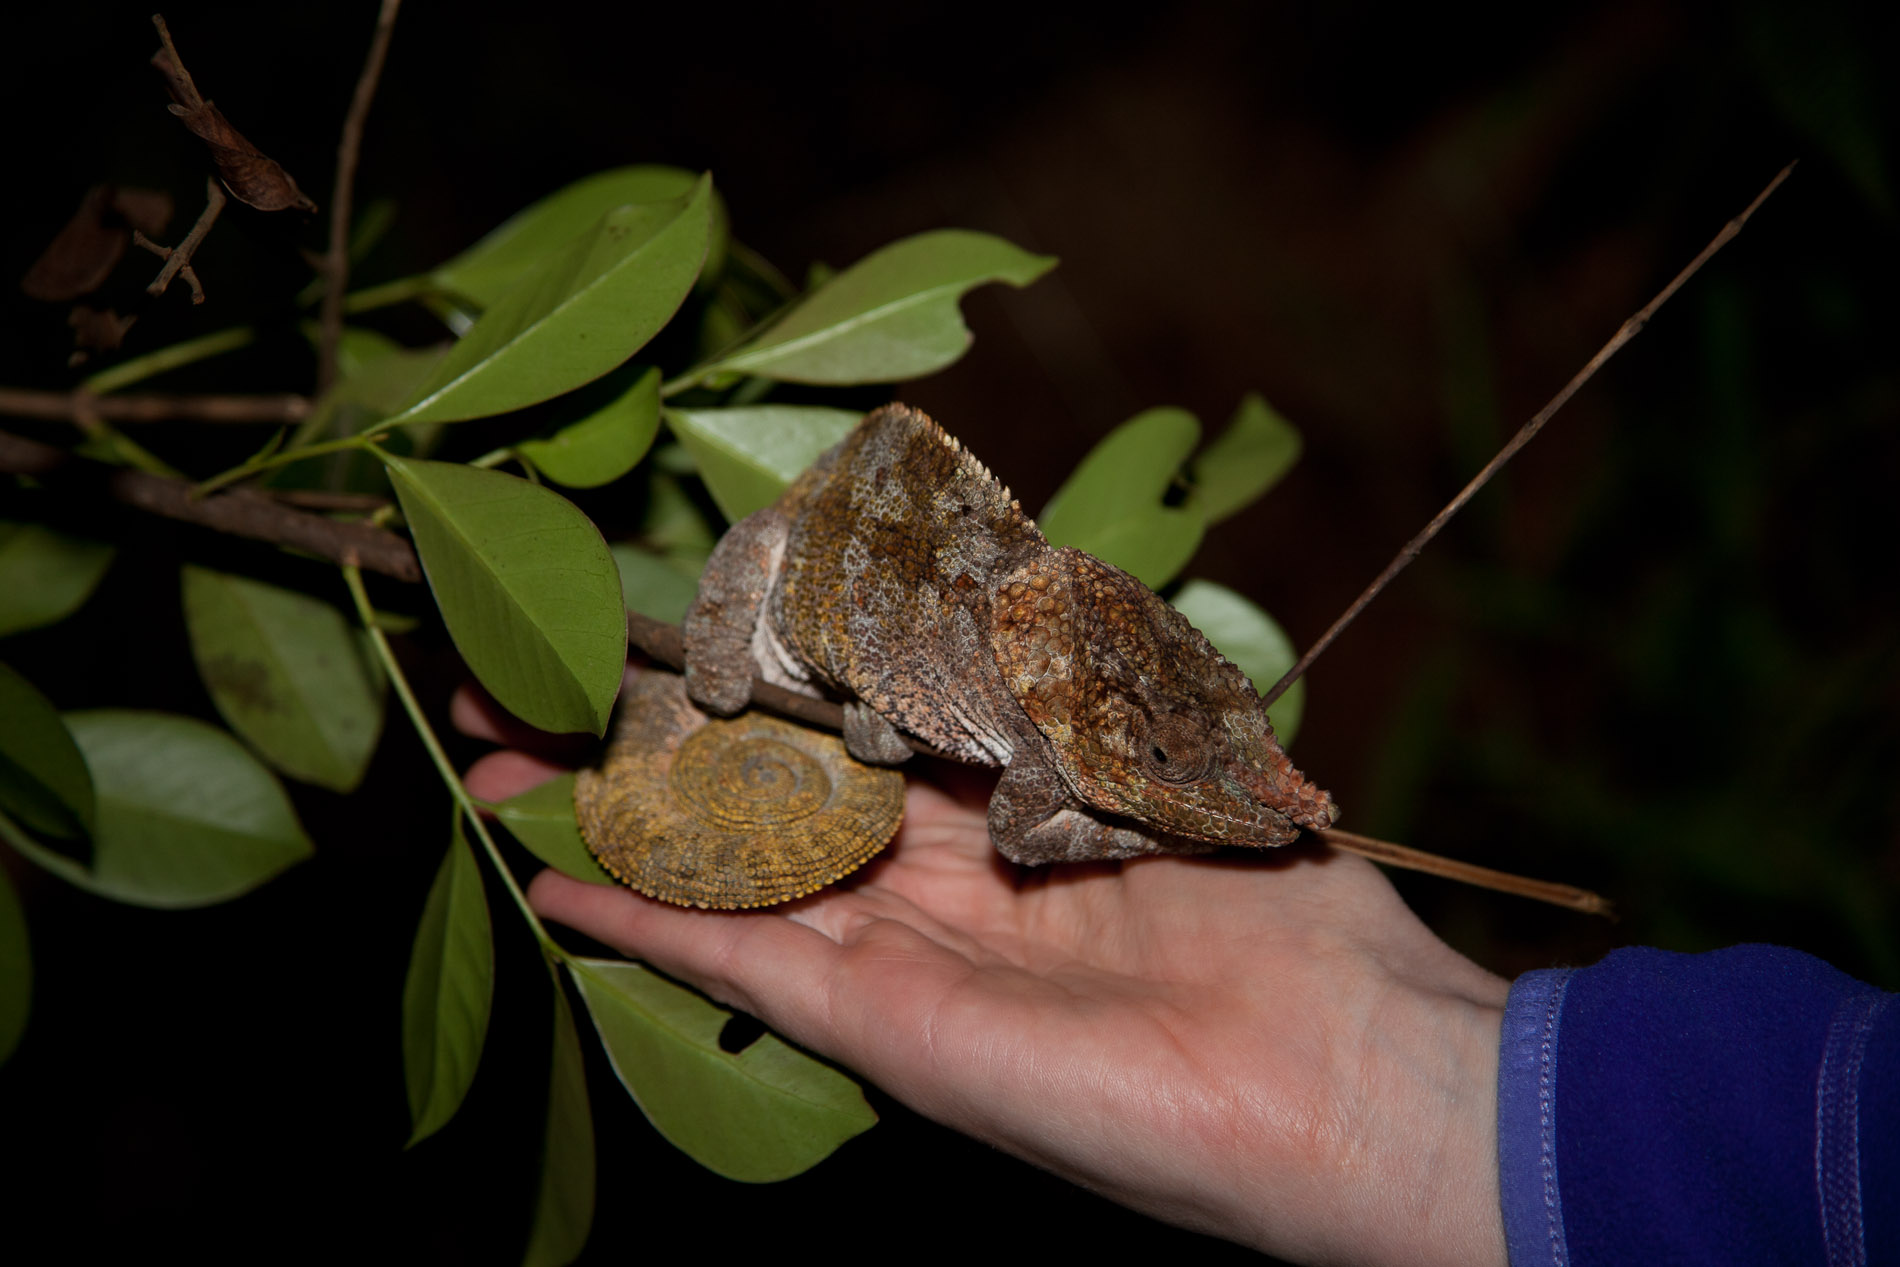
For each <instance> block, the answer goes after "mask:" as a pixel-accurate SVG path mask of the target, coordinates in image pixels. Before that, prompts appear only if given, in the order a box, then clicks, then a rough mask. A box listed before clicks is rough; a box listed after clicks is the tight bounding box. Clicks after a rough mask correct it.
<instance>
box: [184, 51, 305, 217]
mask: <svg viewBox="0 0 1900 1267" xmlns="http://www.w3.org/2000/svg"><path fill="white" fill-rule="evenodd" d="M159 31H160V34H161V36H163V37H164V38H165V42H166V44H167V45H168V46H169V45H170V43H171V40H170V36H169V34H167V33H166V32H165V30H164V28H163V26H160V28H159ZM152 65H153V66H154V67H156V68H157V70H158V73H159V74H161V75H163V76H164V77H165V88H166V90H167V91H168V92H170V93H171V95H172V101H173V102H174V104H173V105H170V106H168V107H166V108H167V109H169V110H170V111H171V112H172V113H173V114H175V115H177V116H178V117H179V119H180V120H182V121H183V123H184V125H185V126H186V127H187V128H190V129H191V132H192V135H194V136H196V137H197V138H198V139H199V140H201V141H203V142H204V143H205V146H206V148H208V149H209V150H210V151H211V161H212V162H213V163H215V164H217V167H218V175H219V176H221V177H223V179H224V186H225V188H226V189H229V190H230V191H231V195H232V197H234V198H236V199H237V200H238V201H239V202H243V203H248V204H249V205H251V206H253V207H256V208H257V209H258V210H259V211H283V210H285V209H286V208H289V207H296V208H298V209H299V210H301V211H305V212H312V213H314V212H315V211H316V209H317V204H316V203H315V202H313V201H311V200H310V198H309V196H308V195H306V194H305V193H304V191H303V190H301V189H299V188H297V182H296V181H295V180H293V179H291V176H290V173H289V172H287V171H285V170H284V169H283V166H282V165H281V164H279V163H278V162H276V161H275V160H274V159H272V158H270V157H269V156H267V155H266V154H265V153H264V152H263V151H262V150H260V149H258V148H257V147H256V146H255V145H252V144H251V143H250V142H249V141H247V140H245V139H244V135H243V133H241V132H239V131H238V130H237V129H236V128H234V127H232V126H231V121H230V120H229V119H227V118H225V117H224V113H223V111H221V110H219V109H218V107H217V106H216V105H214V104H212V103H211V102H210V101H208V100H206V99H205V98H204V97H202V96H200V95H199V92H198V85H197V84H196V83H195V82H194V81H193V80H192V78H191V75H190V73H189V72H188V71H186V70H185V69H184V65H183V63H181V62H180V61H178V60H177V54H176V53H175V52H174V51H171V50H170V49H169V48H161V49H160V50H158V52H156V53H154V54H152Z"/></svg>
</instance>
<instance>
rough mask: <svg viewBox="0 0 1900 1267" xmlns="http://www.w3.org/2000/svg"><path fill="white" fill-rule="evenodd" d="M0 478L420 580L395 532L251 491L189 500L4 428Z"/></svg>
mask: <svg viewBox="0 0 1900 1267" xmlns="http://www.w3.org/2000/svg"><path fill="white" fill-rule="evenodd" d="M0 473H8V474H14V475H31V476H33V477H34V478H36V479H38V480H40V481H41V482H42V483H46V484H49V485H54V486H59V487H62V488H64V487H72V488H76V489H78V490H81V491H92V492H96V493H98V494H100V495H103V496H105V497H108V498H110V499H112V500H113V501H117V502H122V503H124V504H125V505H128V506H132V507H136V508H137V509H139V510H143V511H147V512H149V513H151V514H155V515H163V516H164V517H165V518H167V519H176V520H179V521H181V522H184V523H194V524H200V525H202V526H204V527H207V528H212V529H215V530H217V531H219V532H223V533H228V534H230V535H231V536H234V537H244V538H247V539H249V540H252V541H268V542H272V543H274V544H276V545H283V546H290V547H292V548H293V549H298V550H303V551H305V552H307V553H310V554H314V555H317V556H318V557H320V558H325V559H329V560H331V561H333V562H336V563H348V564H353V565H355V566H357V567H360V568H363V569H365V570H366V571H371V572H377V573H380V574H382V575H384V576H392V577H395V578H396V579H397V580H399V581H420V580H421V579H422V568H421V565H420V564H418V563H417V561H416V552H415V549H414V548H413V547H412V546H410V544H409V543H408V542H407V541H404V540H403V539H402V538H401V537H399V536H397V535H396V534H395V533H393V532H390V531H388V530H387V529H385V528H378V527H376V526H375V525H373V524H366V523H359V522H353V521H349V520H340V519H330V518H327V517H325V516H323V515H315V514H311V513H310V512H308V511H303V510H297V509H294V508H292V507H290V506H285V505H282V504H280V503H279V502H277V501H275V500H273V499H272V498H270V497H266V496H264V495H263V494H261V493H257V492H253V491H251V490H249V489H234V490H231V491H229V492H223V493H214V494H212V495H211V496H208V497H194V496H193V495H192V485H191V482H190V481H189V480H182V479H174V478H172V477H170V476H165V475H154V474H152V473H150V472H147V471H133V470H127V469H124V468H120V467H111V466H107V465H105V464H103V463H99V462H91V461H87V460H85V459H83V458H79V457H76V456H75V455H73V454H71V453H68V452H67V451H66V450H64V449H58V448H55V447H53V446H52V445H50V444H41V443H39V442H38V441H37V440H29V439H26V438H25V437H24V436H16V435H12V434H10V433H8V432H5V431H0Z"/></svg>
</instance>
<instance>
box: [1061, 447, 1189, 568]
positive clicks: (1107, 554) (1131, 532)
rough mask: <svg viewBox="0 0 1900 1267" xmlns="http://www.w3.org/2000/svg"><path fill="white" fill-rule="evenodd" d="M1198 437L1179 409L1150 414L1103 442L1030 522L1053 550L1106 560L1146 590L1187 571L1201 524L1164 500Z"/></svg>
mask: <svg viewBox="0 0 1900 1267" xmlns="http://www.w3.org/2000/svg"><path fill="white" fill-rule="evenodd" d="M1200 438H1201V424H1200V423H1199V422H1197V421H1196V420H1195V418H1194V415H1193V414H1191V413H1189V412H1187V411H1186V410H1185V409H1150V410H1147V411H1146V412H1144V413H1140V414H1137V415H1135V416H1134V417H1133V418H1130V419H1129V420H1128V421H1127V422H1125V423H1123V424H1122V425H1121V426H1119V427H1117V428H1115V430H1113V431H1111V432H1109V433H1108V435H1107V436H1105V437H1103V439H1102V442H1101V443H1100V444H1098V445H1096V446H1095V447H1094V448H1093V449H1091V450H1089V452H1088V455H1087V456H1086V457H1084V458H1083V459H1082V461H1081V464H1080V465H1078V466H1077V467H1076V468H1075V470H1074V471H1073V472H1072V473H1071V474H1070V475H1069V478H1068V479H1066V480H1064V481H1063V483H1062V487H1061V488H1058V489H1057V490H1056V493H1055V496H1054V497H1051V498H1050V499H1049V504H1048V505H1047V506H1045V507H1043V511H1042V514H1040V515H1038V516H1037V517H1036V523H1037V525H1038V526H1039V527H1040V528H1041V529H1042V531H1043V535H1044V536H1046V537H1048V538H1049V544H1050V545H1054V546H1074V547H1075V548H1076V549H1078V550H1083V551H1086V552H1087V553H1089V554H1092V555H1094V556H1095V557H1096V558H1098V559H1102V560H1104V561H1105V562H1108V563H1112V564H1114V565H1115V566H1116V567H1118V568H1120V569H1122V570H1123V571H1124V572H1127V573H1129V574H1130V575H1132V576H1134V577H1135V578H1136V579H1137V580H1139V581H1141V582H1142V583H1143V584H1144V585H1146V586H1148V588H1149V589H1160V588H1161V587H1162V586H1163V585H1166V584H1167V583H1168V582H1169V581H1171V580H1173V579H1174V577H1175V575H1176V574H1177V573H1179V572H1180V570H1181V569H1182V568H1183V567H1185V566H1187V561H1188V560H1189V559H1190V558H1192V557H1193V555H1194V551H1195V550H1196V549H1198V548H1199V547H1200V544H1201V533H1202V532H1203V530H1204V529H1205V527H1206V523H1205V521H1204V520H1203V519H1202V518H1201V514H1200V512H1199V511H1198V510H1196V509H1194V508H1193V507H1191V506H1169V505H1166V504H1164V502H1163V500H1162V499H1163V497H1164V496H1165V495H1166V494H1167V492H1168V490H1169V489H1170V488H1171V487H1172V486H1173V484H1174V482H1175V479H1176V476H1177V475H1178V473H1179V472H1180V469H1181V463H1182V462H1183V461H1185V460H1186V458H1187V455H1188V454H1189V453H1192V452H1193V451H1194V446H1195V444H1196V443H1197V442H1199V440H1200Z"/></svg>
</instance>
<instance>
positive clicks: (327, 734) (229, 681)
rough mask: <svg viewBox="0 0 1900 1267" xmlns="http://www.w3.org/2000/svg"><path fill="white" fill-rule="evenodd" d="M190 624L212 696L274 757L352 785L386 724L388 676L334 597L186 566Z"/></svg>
mask: <svg viewBox="0 0 1900 1267" xmlns="http://www.w3.org/2000/svg"><path fill="white" fill-rule="evenodd" d="M183 588H184V603H185V629H186V631H187V632H188V633H189V634H190V636H191V653H192V656H193V657H194V658H195V659H196V660H197V662H198V673H199V676H201V677H202V678H203V679H204V683H205V687H206V688H207V689H208V690H209V691H210V692H211V701H212V703H214V704H216V705H217V706H218V712H219V713H220V714H221V715H222V716H223V717H224V720H225V721H226V722H227V723H228V724H229V725H230V727H231V729H232V730H235V731H236V732H237V733H238V734H239V735H240V736H242V737H243V738H244V739H246V740H248V741H249V742H250V744H251V746H252V747H254V748H256V749H257V751H258V752H259V753H260V754H262V755H263V757H264V759H265V760H266V761H269V762H270V763H271V764H272V765H274V766H276V767H277V768H278V769H279V770H282V771H283V772H284V773H285V774H288V775H290V776H291V777H292V778H295V779H302V780H303V781H304V782H306V783H315V784H317V785H318V786H319V787H327V788H329V789H331V790H332V791H336V792H349V791H352V790H354V789H355V787H356V785H357V784H358V783H360V782H361V781H362V778H363V771H364V770H366V769H368V768H369V759H370V755H371V754H372V753H373V752H374V751H375V750H376V740H377V737H378V736H379V735H380V734H381V733H382V728H383V694H382V687H383V683H382V677H381V675H380V674H379V673H378V672H377V670H376V668H375V662H374V661H373V660H371V659H369V658H368V657H367V656H365V654H364V649H363V645H362V643H361V641H360V640H359V639H358V638H357V636H356V632H355V631H354V630H353V629H351V628H350V626H349V625H348V624H346V623H345V622H344V619H343V616H342V614H341V613H339V612H338V611H337V610H336V608H334V607H332V606H330V605H329V604H328V603H324V602H320V601H318V600H317V599H314V598H311V597H310V596H309V595H308V594H300V593H298V592H296V591H295V590H287V589H279V588H278V587H277V586H275V585H266V584H264V583H263V582H261V581H253V580H250V579H249V578H247V577H242V576H232V575H229V574H228V573H224V572H213V571H211V570H210V569H208V568H201V567H190V566H187V567H186V568H185V569H184V586H183Z"/></svg>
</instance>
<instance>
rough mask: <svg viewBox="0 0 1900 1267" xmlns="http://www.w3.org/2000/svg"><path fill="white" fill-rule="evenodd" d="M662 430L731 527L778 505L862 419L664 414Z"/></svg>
mask: <svg viewBox="0 0 1900 1267" xmlns="http://www.w3.org/2000/svg"><path fill="white" fill-rule="evenodd" d="M665 413H666V425H667V426H669V427H671V428H672V429H673V434H674V435H676V436H678V437H679V438H680V443H681V444H683V445H685V446H686V451H687V452H688V453H690V454H692V455H693V461H694V462H695V463H696V464H697V465H698V467H699V474H700V477H701V478H702V479H704V480H705V481H706V488H707V491H709V492H710V493H712V497H713V501H714V502H716V503H718V506H719V509H720V512H721V513H723V514H724V515H725V516H726V518H727V519H729V520H731V521H732V522H733V523H737V522H739V520H741V519H744V518H745V517H746V516H747V515H749V514H751V513H752V512H753V511H755V510H757V509H759V508H760V507H762V506H769V505H771V504H772V503H773V502H775V501H777V500H778V495H779V494H780V493H782V492H784V491H785V486H786V485H787V484H790V483H791V482H792V481H793V480H794V479H797V478H798V475H799V473H800V472H801V471H803V470H804V469H805V468H806V467H808V466H810V465H811V464H812V461H813V460H814V459H815V458H817V456H818V455H819V454H820V453H823V452H824V451H825V450H826V449H829V448H830V447H831V446H832V445H834V444H836V443H838V441H840V440H842V439H844V437H845V435H846V433H847V432H849V431H850V430H851V428H853V427H855V426H857V425H858V419H859V418H861V417H862V416H863V415H862V414H854V413H851V412H849V411H848V410H843V409H826V408H823V407H822V406H819V405H752V406H749V407H746V408H743V409H668V410H666V411H665Z"/></svg>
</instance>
